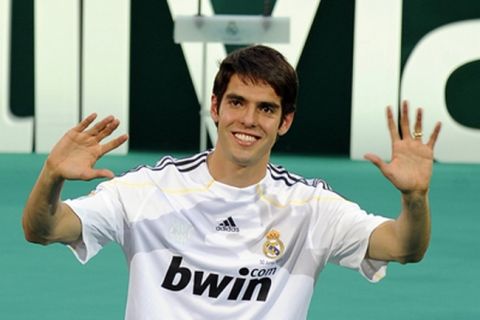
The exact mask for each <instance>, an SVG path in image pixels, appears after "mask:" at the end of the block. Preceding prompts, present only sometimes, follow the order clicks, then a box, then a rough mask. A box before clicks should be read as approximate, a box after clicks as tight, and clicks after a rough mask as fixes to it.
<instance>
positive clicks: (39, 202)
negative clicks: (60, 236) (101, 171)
mask: <svg viewBox="0 0 480 320" xmlns="http://www.w3.org/2000/svg"><path fill="white" fill-rule="evenodd" d="M63 183H64V179H62V178H61V177H58V176H55V174H54V172H53V171H52V170H50V169H49V168H48V164H47V163H46V164H45V165H44V167H43V168H42V171H41V173H40V175H39V177H38V179H37V181H36V183H35V186H34V187H33V189H32V192H31V193H30V196H29V198H28V200H27V203H26V205H25V209H24V212H23V219H22V224H23V230H24V233H25V238H26V239H27V240H28V241H31V242H36V243H42V244H48V243H49V242H51V241H49V239H50V238H51V236H52V234H53V232H54V229H55V226H56V225H57V224H58V221H59V220H60V219H61V203H60V193H61V190H62V187H63Z"/></svg>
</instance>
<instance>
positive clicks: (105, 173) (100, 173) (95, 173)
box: [81, 169, 115, 181]
mask: <svg viewBox="0 0 480 320" xmlns="http://www.w3.org/2000/svg"><path fill="white" fill-rule="evenodd" d="M114 176H115V175H114V173H113V172H112V171H110V170H108V169H91V170H89V171H88V172H84V174H83V176H82V177H81V180H84V181H90V180H93V179H99V178H109V179H111V178H113V177H114Z"/></svg>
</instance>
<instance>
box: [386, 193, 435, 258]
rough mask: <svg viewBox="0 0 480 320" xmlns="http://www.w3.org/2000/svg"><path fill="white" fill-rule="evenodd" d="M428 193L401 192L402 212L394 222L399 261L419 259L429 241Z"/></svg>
mask: <svg viewBox="0 0 480 320" xmlns="http://www.w3.org/2000/svg"><path fill="white" fill-rule="evenodd" d="M430 230H431V223H430V208H429V203H428V193H427V192H424V193H410V194H402V212H401V213H400V216H399V217H398V218H397V221H396V223H395V233H396V237H397V243H398V244H399V247H400V248H399V251H400V257H401V258H400V261H401V262H404V263H405V262H417V261H420V260H421V259H422V258H423V256H424V254H425V252H426V251H427V248H428V244H429V242H430Z"/></svg>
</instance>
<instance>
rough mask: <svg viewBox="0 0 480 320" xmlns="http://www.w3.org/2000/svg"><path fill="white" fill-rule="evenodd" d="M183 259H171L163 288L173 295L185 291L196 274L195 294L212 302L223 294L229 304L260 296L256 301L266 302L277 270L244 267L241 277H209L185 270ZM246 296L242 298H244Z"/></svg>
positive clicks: (209, 275) (215, 275)
mask: <svg viewBox="0 0 480 320" xmlns="http://www.w3.org/2000/svg"><path fill="white" fill-rule="evenodd" d="M182 260H183V258H182V257H180V256H174V257H172V261H171V262H170V266H169V267H168V270H167V272H166V274H165V278H164V279H163V282H162V288H165V289H167V290H171V291H182V290H184V289H185V288H187V286H188V285H189V284H190V281H191V280H192V273H193V288H192V294H194V295H197V296H203V295H204V294H206V295H207V296H208V297H209V298H218V297H219V296H220V295H221V294H222V293H226V294H228V296H227V299H228V300H243V301H250V300H252V299H255V297H254V294H255V292H257V296H256V300H257V301H266V300H267V297H268V293H269V291H270V287H271V286H272V279H271V278H270V277H272V276H274V275H275V272H276V271H277V268H276V267H271V268H262V269H258V268H253V269H249V268H246V267H242V268H240V269H239V270H238V274H239V275H240V276H239V277H233V276H229V275H221V274H218V273H212V272H210V273H208V272H205V271H200V270H191V269H190V268H188V267H186V266H182V265H181V264H182ZM242 292H243V294H241V293H242Z"/></svg>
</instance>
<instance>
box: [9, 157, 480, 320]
mask: <svg viewBox="0 0 480 320" xmlns="http://www.w3.org/2000/svg"><path fill="white" fill-rule="evenodd" d="M160 156H161V155H160V154H153V153H132V154H130V155H128V156H124V157H115V156H107V157H106V158H105V159H103V160H101V161H100V163H99V166H98V167H108V168H111V169H113V170H114V171H115V172H116V173H121V172H123V171H125V170H127V169H129V168H132V167H135V166H136V165H138V164H154V163H155V161H156V160H157V159H158V158H159V157H160ZM43 160H44V156H41V155H34V154H33V155H2V156H0V177H2V180H3V181H2V184H0V192H1V194H2V198H1V201H0V213H1V214H0V225H1V226H2V228H3V230H2V232H1V233H0V275H1V276H0V319H31V320H38V319H40V320H44V319H45V320H65V319H69V320H75V319H78V320H81V319H99V320H105V319H122V318H123V313H124V308H125V298H126V293H127V267H126V263H125V259H124V257H123V253H122V252H121V249H120V248H119V247H118V246H117V245H115V244H112V245H108V246H107V247H106V248H105V249H104V250H103V251H102V252H101V253H100V254H99V255H98V256H96V257H95V258H94V259H92V260H91V261H90V262H89V263H88V264H87V265H81V264H80V263H79V262H77V260H76V259H75V258H74V256H73V254H72V253H71V252H70V250H69V249H67V248H66V247H64V246H62V245H58V244H57V245H51V246H47V247H42V246H39V245H34V244H30V243H27V242H26V241H25V240H24V238H23V233H22V228H21V223H20V221H21V213H22V208H23V204H24V202H25V200H26V198H27V195H28V193H29V192H30V189H31V187H32V185H33V183H34V181H35V178H36V175H37V174H38V172H39V170H40V168H41V166H42V163H43ZM274 162H275V163H278V164H282V165H284V166H285V167H287V168H289V169H290V170H291V171H293V172H297V173H299V174H303V175H305V176H307V177H322V178H324V179H326V180H327V181H328V182H329V183H330V184H331V185H332V186H333V187H334V189H335V190H337V191H339V192H340V193H342V194H343V195H344V196H346V197H348V198H350V199H354V200H355V201H356V202H358V203H359V204H360V205H361V206H362V207H363V208H365V209H366V210H367V211H370V212H376V213H382V214H385V215H387V216H391V217H395V216H396V215H397V213H398V212H399V209H400V198H399V194H398V192H397V191H396V190H394V189H393V187H392V186H391V185H390V184H389V183H388V182H387V181H386V179H384V178H383V176H382V175H381V174H380V173H379V172H378V171H377V169H376V168H375V167H374V166H373V165H371V164H369V163H366V162H358V161H351V160H348V159H346V158H342V157H340V158H333V157H299V156H291V155H275V156H274ZM96 183H97V182H89V183H87V182H70V183H67V185H66V187H65V189H64V192H63V196H64V197H74V196H78V195H82V194H86V193H88V192H89V191H90V189H92V188H93V186H94V185H95V184H96ZM479 184H480V166H479V165H453V164H435V167H434V176H433V179H432V186H431V192H430V196H431V208H432V221H433V229H432V239H431V245H430V248H429V250H428V252H427V255H426V256H425V258H424V260H423V261H422V262H420V263H418V264H408V265H400V264H396V263H392V264H390V266H389V269H388V274H387V277H386V278H385V279H384V280H382V281H381V282H380V283H378V284H370V283H369V282H367V281H366V280H364V279H363V278H362V277H361V276H360V275H359V274H358V273H356V272H353V271H350V270H347V269H343V268H340V267H338V266H335V265H328V266H327V268H326V269H325V270H324V271H323V272H322V273H321V274H320V276H319V279H318V281H317V284H316V290H315V294H314V296H313V299H312V303H311V307H310V313H309V318H308V319H312V320H313V319H329V320H343V319H359V320H363V319H365V320H367V319H368V320H384V319H389V320H405V319H412V320H417V319H418V320H425V319H426V320H439V319H440V320H443V319H444V320H453V319H455V320H463V319H465V320H467V319H468V320H477V319H480V304H479V302H480V294H479V288H480V276H479V270H480V238H479V236H478V235H479V234H480V215H479V214H478V208H479V207H480V200H479V197H478V185H479Z"/></svg>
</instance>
